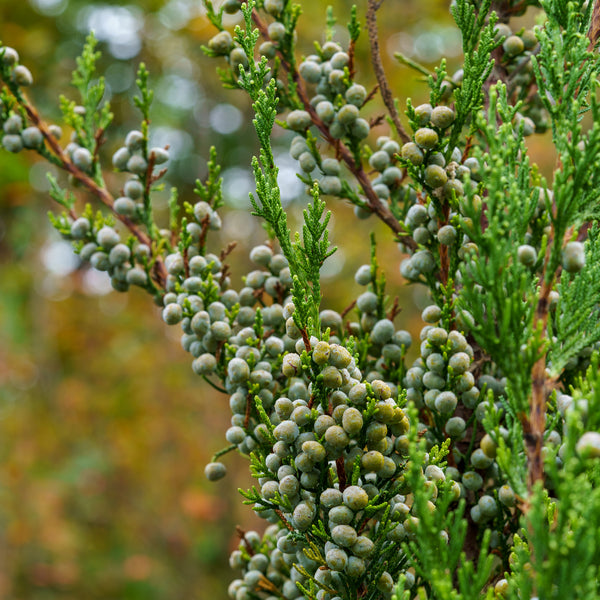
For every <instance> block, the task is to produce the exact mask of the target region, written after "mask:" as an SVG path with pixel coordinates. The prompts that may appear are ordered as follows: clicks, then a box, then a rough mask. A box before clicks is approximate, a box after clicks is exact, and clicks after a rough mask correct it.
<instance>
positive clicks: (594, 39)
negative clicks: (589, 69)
mask: <svg viewBox="0 0 600 600" xmlns="http://www.w3.org/2000/svg"><path fill="white" fill-rule="evenodd" d="M588 37H589V38H590V45H589V46H588V50H589V51H590V52H592V51H593V50H594V48H595V47H596V44H597V43H598V38H600V0H596V2H595V4H594V11H593V12H592V22H591V23H590V30H589V31H588Z"/></svg>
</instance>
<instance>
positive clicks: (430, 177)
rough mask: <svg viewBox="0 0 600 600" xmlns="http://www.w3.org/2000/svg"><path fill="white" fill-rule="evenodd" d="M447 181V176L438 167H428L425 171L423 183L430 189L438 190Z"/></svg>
mask: <svg viewBox="0 0 600 600" xmlns="http://www.w3.org/2000/svg"><path fill="white" fill-rule="evenodd" d="M447 181H448V175H446V171H445V170H444V168H443V167H440V166H439V165H428V166H427V167H426V169H425V183H426V184H427V185H428V186H429V187H432V188H439V187H441V186H443V185H444V184H445V183H446V182H447Z"/></svg>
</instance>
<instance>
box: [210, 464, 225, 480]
mask: <svg viewBox="0 0 600 600" xmlns="http://www.w3.org/2000/svg"><path fill="white" fill-rule="evenodd" d="M204 474H205V475H206V478H207V479H208V480H209V481H218V480H219V479H223V477H225V475H227V467H226V466H225V465H224V464H223V463H222V462H211V463H208V464H207V465H206V467H204Z"/></svg>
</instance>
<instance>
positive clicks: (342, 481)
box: [335, 456, 346, 492]
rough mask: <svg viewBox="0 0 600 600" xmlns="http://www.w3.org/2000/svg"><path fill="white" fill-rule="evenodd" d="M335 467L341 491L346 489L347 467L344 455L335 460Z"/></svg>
mask: <svg viewBox="0 0 600 600" xmlns="http://www.w3.org/2000/svg"><path fill="white" fill-rule="evenodd" d="M335 468H336V471H337V476H338V483H339V486H340V492H343V491H344V490H345V489H346V469H345V467H344V459H343V457H341V456H340V457H339V458H338V459H337V460H336V461H335Z"/></svg>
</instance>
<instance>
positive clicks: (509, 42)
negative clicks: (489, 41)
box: [502, 35, 525, 56]
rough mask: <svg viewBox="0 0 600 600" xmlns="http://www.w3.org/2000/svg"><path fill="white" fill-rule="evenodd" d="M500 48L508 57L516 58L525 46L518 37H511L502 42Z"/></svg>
mask: <svg viewBox="0 0 600 600" xmlns="http://www.w3.org/2000/svg"><path fill="white" fill-rule="evenodd" d="M502 48H503V49H504V52H506V54H508V55H509V56H517V55H518V54H522V53H523V51H524V50H525V44H524V43H523V40H522V39H521V38H520V37H519V36H518V35H511V36H509V37H507V38H506V39H505V40H504V42H503V44H502Z"/></svg>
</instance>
